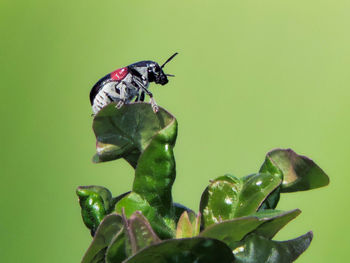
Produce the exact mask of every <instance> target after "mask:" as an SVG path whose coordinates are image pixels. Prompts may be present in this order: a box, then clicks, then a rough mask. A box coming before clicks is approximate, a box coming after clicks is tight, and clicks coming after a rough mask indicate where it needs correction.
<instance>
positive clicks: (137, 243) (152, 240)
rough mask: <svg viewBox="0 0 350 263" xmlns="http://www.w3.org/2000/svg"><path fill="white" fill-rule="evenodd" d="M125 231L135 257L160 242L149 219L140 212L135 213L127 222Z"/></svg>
mask: <svg viewBox="0 0 350 263" xmlns="http://www.w3.org/2000/svg"><path fill="white" fill-rule="evenodd" d="M125 230H126V233H127V237H128V240H129V242H130V244H131V250H132V254H133V255H134V254H136V253H137V252H138V251H139V250H141V249H143V248H145V247H148V246H150V245H153V244H156V243H159V242H160V239H159V238H158V237H157V235H156V234H155V233H154V231H153V229H152V227H151V225H150V224H149V222H148V221H147V219H146V218H145V217H144V216H143V215H142V214H141V212H139V211H136V212H135V213H133V214H132V215H131V216H130V219H128V220H127V226H126V228H125Z"/></svg>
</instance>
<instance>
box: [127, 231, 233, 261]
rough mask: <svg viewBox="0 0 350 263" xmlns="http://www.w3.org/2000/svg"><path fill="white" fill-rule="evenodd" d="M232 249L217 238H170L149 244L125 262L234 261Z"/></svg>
mask: <svg viewBox="0 0 350 263" xmlns="http://www.w3.org/2000/svg"><path fill="white" fill-rule="evenodd" d="M233 261H234V256H233V255H232V251H231V249H230V248H228V247H227V246H226V245H225V244H224V243H223V242H220V241H218V240H215V239H209V238H202V237H195V238H187V239H170V240H166V241H163V242H161V243H158V244H156V245H153V246H149V247H147V248H145V249H143V250H141V251H140V252H139V253H137V254H136V255H135V256H133V257H131V258H129V259H128V260H127V261H125V263H140V262H152V263H193V262H200V263H213V262H220V263H232V262H233Z"/></svg>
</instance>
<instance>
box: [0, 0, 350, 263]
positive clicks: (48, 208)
mask: <svg viewBox="0 0 350 263" xmlns="http://www.w3.org/2000/svg"><path fill="white" fill-rule="evenodd" d="M349 13H350V2H349V1H348V0H338V1H331V0H306V1H305V0H287V1H281V0H254V1H253V0H244V1H234V0H230V1H228V0H211V1H208V0H192V1H189V0H178V1H168V0H148V1H146V0H143V1H141V0H137V1H136V0H130V1H117V0H114V1H81V0H77V1H12V0H1V2H0V30H1V32H0V33H1V34H0V36H1V38H0V76H1V103H0V108H1V147H0V149H1V154H0V167H1V168H0V173H1V192H0V195H1V198H0V208H1V212H0V231H1V234H0V261H1V262H79V261H80V259H81V257H82V255H83V253H84V251H85V250H86V249H87V247H88V245H89V242H90V240H91V237H90V236H89V231H88V230H87V229H86V228H85V227H84V225H83V222H82V220H81V216H80V207H79V204H78V200H77V197H76V196H75V189H76V187H77V186H79V185H90V184H97V185H103V186H106V187H108V188H109V189H111V191H112V192H113V194H114V195H117V194H120V193H123V192H126V191H128V190H129V189H130V188H131V184H132V180H133V170H132V168H131V167H130V166H128V164H127V163H126V162H125V161H123V160H119V161H115V162H109V163H103V164H93V163H92V162H91V157H92V155H93V154H94V150H95V138H94V134H93V132H92V129H91V125H92V117H91V116H90V114H91V108H90V104H89V100H88V95H89V92H90V88H91V87H92V86H93V84H94V83H95V82H96V81H97V80H98V79H99V78H100V77H102V76H104V75H105V74H106V73H108V72H110V71H112V70H114V69H116V68H119V67H122V66H125V65H128V64H131V63H134V62H137V61H140V60H148V59H150V60H155V61H157V62H159V63H162V62H164V61H165V59H166V58H168V57H169V56H170V55H171V54H173V53H174V52H176V51H177V52H179V53H180V54H179V55H178V56H177V57H176V58H175V59H174V60H173V61H172V62H171V63H169V65H167V67H166V68H165V69H166V70H165V71H166V72H167V73H171V74H175V75H176V78H172V79H171V80H170V82H169V84H167V85H166V86H164V87H161V86H156V85H154V84H153V85H151V91H152V92H153V93H154V94H155V98H156V101H157V102H158V103H159V105H161V106H163V107H165V108H166V109H167V110H169V111H170V112H172V113H173V114H174V115H175V116H176V117H177V119H178V122H179V135H178V140H177V145H176V147H175V155H176V161H177V180H176V182H175V185H174V191H173V194H174V199H175V201H177V202H181V203H183V204H185V205H187V206H189V207H190V208H192V209H195V210H198V204H199V199H200V195H201V193H202V191H203V190H204V188H205V186H206V185H207V184H208V180H209V179H212V178H215V177H216V176H219V175H223V174H225V173H232V174H234V175H237V176H243V175H247V174H249V173H253V172H256V171H257V170H258V169H259V167H260V165H261V163H262V162H263V160H264V156H265V154H266V152H268V151H269V150H271V149H272V148H275V147H282V148H288V147H290V148H292V149H293V150H295V151H296V152H297V153H299V154H304V155H307V156H309V157H310V158H312V159H313V160H314V161H315V162H316V163H317V164H319V165H320V166H321V168H323V169H324V170H325V171H326V172H327V173H328V175H329V176H330V178H331V184H330V185H329V186H328V187H326V188H322V189H318V190H313V191H310V192H300V193H295V194H284V195H282V198H281V202H280V204H279V206H278V208H279V209H284V210H289V209H294V208H300V209H301V210H302V211H303V213H302V214H301V215H300V216H299V217H298V218H297V219H296V220H295V221H294V222H292V223H291V224H290V225H288V226H287V227H286V228H285V229H284V230H282V232H281V233H279V234H278V236H277V237H276V238H277V239H280V240H282V239H289V238H294V237H297V236H299V235H301V234H304V233H305V232H307V231H308V230H313V231H314V241H313V242H312V244H311V246H310V248H309V249H308V250H307V252H306V253H305V254H303V255H302V256H301V258H300V259H299V261H298V262H344V261H346V258H348V250H349V244H350V238H349V236H350V228H349V225H348V224H349V219H350V216H349V215H350V213H349V209H348V208H349V205H348V202H349V201H348V200H349V184H350V177H349V169H348V162H349V160H350V151H349V146H350V137H349V134H350V123H349V116H350V106H349V97H350V89H349V84H350V77H349V76H350V75H349V66H350V59H349V55H350V35H349V27H350V16H349Z"/></svg>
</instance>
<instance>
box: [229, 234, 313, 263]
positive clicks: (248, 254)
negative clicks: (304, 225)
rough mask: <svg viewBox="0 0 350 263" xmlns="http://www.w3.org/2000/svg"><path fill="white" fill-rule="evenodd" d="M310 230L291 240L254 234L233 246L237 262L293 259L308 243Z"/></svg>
mask: <svg viewBox="0 0 350 263" xmlns="http://www.w3.org/2000/svg"><path fill="white" fill-rule="evenodd" d="M311 240H312V232H308V233H306V234H305V235H303V236H300V237H298V238H296V239H293V240H288V241H283V242H279V241H273V240H269V239H266V238H264V237H261V236H258V235H256V234H251V235H249V236H247V237H246V238H245V239H244V240H243V241H241V242H237V244H236V247H235V248H233V253H234V254H235V262H237V263H256V262H266V263H289V262H293V261H295V260H296V259H297V258H298V257H299V256H300V255H301V254H302V253H303V252H304V251H305V250H306V249H307V248H308V247H309V245H310V243H311Z"/></svg>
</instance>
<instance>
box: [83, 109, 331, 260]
mask: <svg viewBox="0 0 350 263" xmlns="http://www.w3.org/2000/svg"><path fill="white" fill-rule="evenodd" d="M93 130H94V132H95V135H96V139H97V142H96V148H97V151H96V155H95V156H94V157H93V161H94V162H96V163H100V162H105V161H111V160H116V159H119V158H124V159H125V160H126V161H127V162H128V163H129V164H130V165H131V166H132V167H133V168H134V169H135V178H134V183H133V186H132V190H131V191H130V192H127V193H124V194H122V195H119V196H117V197H113V196H112V194H111V192H110V191H109V190H108V189H106V188H105V187H102V186H81V187H78V189H77V195H78V197H79V202H80V206H81V211H82V218H83V221H84V223H85V225H86V226H87V227H88V228H89V229H90V232H91V235H92V236H93V240H92V243H91V245H90V247H89V248H88V250H87V252H86V253H85V255H84V257H83V260H82V263H92V262H94V263H104V262H108V263H117V262H128V263H130V262H133V263H134V262H135V263H140V262H153V263H158V262H159V263H161V262H185V263H186V262H202V263H206V262H208V263H209V262H224V263H225V262H242V263H243V262H246V263H253V262H281V263H282V262H283V263H285V262H293V261H295V260H296V259H297V258H298V257H299V255H300V254H302V253H303V252H304V251H305V250H306V249H307V248H308V246H309V245H310V242H311V240H312V237H313V234H312V232H311V231H310V232H308V233H306V234H304V235H302V236H300V237H297V238H295V239H292V240H287V241H275V240H273V237H274V236H275V235H276V234H277V233H278V231H279V230H281V229H282V228H283V227H284V226H285V225H286V224H287V223H289V222H290V221H291V220H293V219H294V218H296V217H297V216H298V215H299V214H300V213H301V211H300V210H299V209H294V210H291V211H280V210H277V209H276V207H277V204H278V201H279V199H280V195H281V194H282V193H288V192H296V191H305V190H310V189H315V188H319V187H322V186H325V185H327V184H328V183H329V178H328V176H327V175H326V174H325V173H324V171H323V170H322V169H321V168H319V167H318V166H317V165H316V164H315V163H314V162H313V161H312V160H310V159H309V158H307V157H305V156H301V155H298V154H296V153H295V152H294V151H292V150H290V149H275V150H272V151H271V152H269V153H268V154H267V155H266V158H265V160H264V162H263V164H262V165H261V167H260V169H259V171H258V172H257V173H255V174H251V175H248V176H245V177H242V178H237V177H235V176H233V175H230V174H227V175H223V176H220V177H218V178H216V179H214V180H212V181H210V184H209V185H208V187H207V188H206V189H205V190H204V192H203V194H202V197H201V198H200V206H199V212H198V213H195V212H194V211H192V210H190V209H189V208H187V207H185V206H183V205H181V204H178V203H175V202H174V201H173V199H172V194H171V189H172V185H173V183H174V180H175V175H176V173H175V158H174V153H173V148H174V146H175V141H176V136H177V121H176V119H175V117H174V116H172V115H171V114H170V113H169V112H167V111H166V110H164V109H162V108H160V109H159V112H158V113H157V114H154V113H153V111H152V108H151V106H150V105H149V104H147V103H134V104H128V105H125V106H123V107H122V108H121V109H116V108H115V104H113V103H111V104H109V105H108V106H106V107H105V108H103V109H102V110H101V111H100V112H99V113H98V114H97V115H96V116H95V118H94V123H93Z"/></svg>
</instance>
